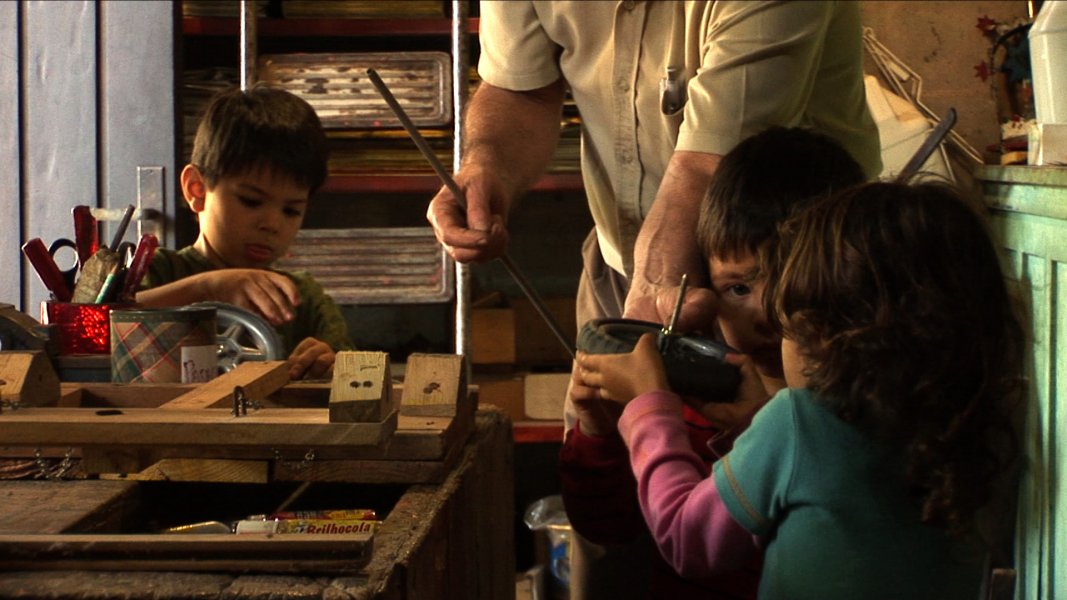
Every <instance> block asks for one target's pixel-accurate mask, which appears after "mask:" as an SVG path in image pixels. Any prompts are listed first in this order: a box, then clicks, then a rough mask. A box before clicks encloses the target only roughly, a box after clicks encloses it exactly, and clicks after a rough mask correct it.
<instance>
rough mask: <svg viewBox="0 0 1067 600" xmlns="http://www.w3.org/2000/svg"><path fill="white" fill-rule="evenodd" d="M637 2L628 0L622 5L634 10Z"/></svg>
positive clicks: (624, 7) (626, 8)
mask: <svg viewBox="0 0 1067 600" xmlns="http://www.w3.org/2000/svg"><path fill="white" fill-rule="evenodd" d="M636 4H637V3H636V2H634V0H626V2H623V3H622V7H623V9H625V10H633V9H634V5H636Z"/></svg>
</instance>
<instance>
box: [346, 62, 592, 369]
mask: <svg viewBox="0 0 1067 600" xmlns="http://www.w3.org/2000/svg"><path fill="white" fill-rule="evenodd" d="M367 77H369V78H370V81H371V83H372V84H374V87H375V88H376V89H377V90H378V93H379V94H381V95H382V98H384V99H385V103H386V104H388V105H389V108H390V109H392V111H393V113H394V114H395V115H396V118H397V119H400V124H401V125H403V126H404V130H405V131H407V132H408V135H409V136H411V139H412V141H414V142H415V146H417V147H418V149H419V151H420V152H422V155H423V156H424V157H425V158H426V160H427V161H429V163H430V166H431V167H433V170H434V172H435V173H437V176H438V177H439V178H440V179H441V181H442V182H443V183H444V184H445V187H447V188H448V190H449V191H450V192H452V195H453V196H455V197H456V201H457V202H459V205H460V208H462V209H463V210H467V199H466V196H465V195H464V194H463V190H461V189H459V185H458V184H457V183H456V180H455V179H453V178H452V175H450V174H449V173H448V171H446V170H445V167H444V165H443V164H441V159H439V158H437V155H436V154H434V152H433V150H432V149H431V148H430V145H429V144H427V143H426V139H425V138H423V137H422V134H421V133H419V130H418V128H417V127H415V124H414V123H412V122H411V119H410V118H408V115H407V113H406V112H405V111H404V108H403V107H402V106H400V103H399V102H397V101H396V97H395V96H393V93H392V92H391V91H389V87H388V86H386V85H385V82H384V81H382V78H381V77H379V76H378V72H377V71H375V70H374V69H367ZM500 262H501V263H503V265H504V268H505V269H506V270H507V272H508V274H509V275H511V278H512V279H513V280H514V281H515V283H516V284H518V286H519V289H520V290H522V293H523V294H525V295H526V298H527V299H529V300H530V304H532V305H533V307H534V310H536V311H537V314H539V315H540V316H541V319H542V320H543V321H544V322H545V324H546V325H548V328H549V329H551V330H552V333H553V335H555V336H556V339H557V340H559V343H560V344H562V345H563V348H564V349H565V350H567V354H569V355H570V356H571V358H574V354H575V349H574V342H573V341H572V340H570V339H569V338H568V337H567V336H566V335H564V333H563V328H562V327H560V326H559V323H557V322H556V319H555V317H553V316H552V313H550V312H549V311H548V307H546V306H545V302H544V300H542V299H541V296H540V295H539V294H538V293H537V290H535V289H534V287H533V285H531V284H530V280H529V279H527V278H526V276H525V275H524V274H523V273H522V272H521V271H520V270H519V267H518V266H517V265H516V264H515V263H514V262H513V261H512V260H511V257H509V256H508V255H507V254H506V253H505V254H503V255H501V256H500Z"/></svg>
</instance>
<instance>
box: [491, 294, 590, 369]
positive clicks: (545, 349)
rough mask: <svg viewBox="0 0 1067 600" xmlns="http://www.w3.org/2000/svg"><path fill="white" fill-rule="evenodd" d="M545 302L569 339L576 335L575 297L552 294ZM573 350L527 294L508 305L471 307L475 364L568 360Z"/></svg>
mask: <svg viewBox="0 0 1067 600" xmlns="http://www.w3.org/2000/svg"><path fill="white" fill-rule="evenodd" d="M545 306H546V307H547V308H548V311H549V312H550V313H552V316H553V317H554V318H555V320H556V323H558V324H559V326H560V328H561V329H562V330H563V334H564V335H565V336H567V337H568V338H569V339H571V340H574V339H575V338H576V337H577V332H578V329H577V326H576V324H575V315H574V299H573V298H551V299H546V300H545ZM570 360H571V357H570V354H568V352H567V350H566V349H565V348H564V347H563V345H562V344H560V342H559V340H557V339H556V336H555V335H554V334H553V333H552V330H551V329H550V328H549V327H548V324H547V323H545V322H544V319H542V318H541V315H540V314H538V312H537V310H536V309H535V308H534V307H533V305H532V304H531V303H530V301H529V300H527V299H525V298H515V299H512V300H511V306H510V307H509V308H480V309H474V310H472V311H471V362H472V364H476V365H503V364H509V365H510V364H517V365H545V364H567V363H569V362H570Z"/></svg>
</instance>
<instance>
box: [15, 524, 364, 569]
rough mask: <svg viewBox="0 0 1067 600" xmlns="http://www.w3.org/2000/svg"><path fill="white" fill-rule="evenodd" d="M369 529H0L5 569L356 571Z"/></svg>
mask: <svg viewBox="0 0 1067 600" xmlns="http://www.w3.org/2000/svg"><path fill="white" fill-rule="evenodd" d="M373 536H374V534H373V533H371V532H359V533H347V534H311V535H309V534H300V533H291V534H286V533H275V534H243V535H233V534H197V535H164V534H0V564H3V565H4V567H5V568H6V569H34V570H41V569H49V570H52V569H56V570H65V569H80V570H171V571H174V570H177V571H229V572H233V571H270V572H305V571H335V572H344V571H357V570H359V569H360V568H361V567H362V566H363V565H365V564H366V563H367V561H368V560H370V557H371V549H372V545H373Z"/></svg>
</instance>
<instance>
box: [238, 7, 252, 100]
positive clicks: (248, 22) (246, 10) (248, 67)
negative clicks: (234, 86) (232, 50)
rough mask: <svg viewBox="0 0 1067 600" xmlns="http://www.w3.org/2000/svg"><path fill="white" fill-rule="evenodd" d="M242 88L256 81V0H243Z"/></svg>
mask: <svg viewBox="0 0 1067 600" xmlns="http://www.w3.org/2000/svg"><path fill="white" fill-rule="evenodd" d="M240 7H241V40H240V44H241V90H242V91H245V92H247V91H248V90H250V89H252V86H254V85H255V83H256V0H241V4H240Z"/></svg>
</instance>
